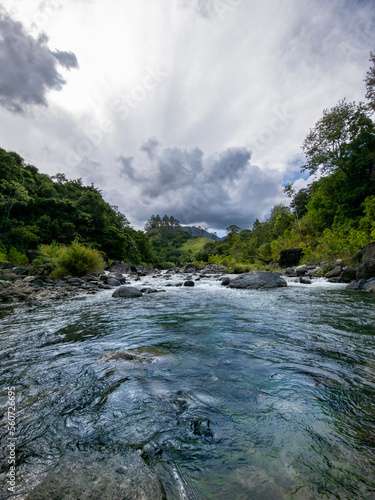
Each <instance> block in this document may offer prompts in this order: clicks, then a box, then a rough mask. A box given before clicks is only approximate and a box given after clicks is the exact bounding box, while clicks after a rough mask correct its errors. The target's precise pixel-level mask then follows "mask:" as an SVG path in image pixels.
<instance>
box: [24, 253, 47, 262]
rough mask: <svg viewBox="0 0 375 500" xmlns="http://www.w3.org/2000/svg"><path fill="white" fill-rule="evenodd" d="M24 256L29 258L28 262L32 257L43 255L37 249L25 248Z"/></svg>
mask: <svg viewBox="0 0 375 500" xmlns="http://www.w3.org/2000/svg"><path fill="white" fill-rule="evenodd" d="M25 253H26V257H27V258H28V259H29V262H30V264H31V263H32V261H33V260H34V259H36V258H37V257H45V255H43V254H42V253H40V252H38V251H37V250H26V252H25Z"/></svg>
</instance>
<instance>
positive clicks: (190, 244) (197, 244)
mask: <svg viewBox="0 0 375 500" xmlns="http://www.w3.org/2000/svg"><path fill="white" fill-rule="evenodd" d="M209 241H213V240H211V239H209V238H204V237H203V236H200V237H199V238H191V239H190V240H187V241H185V243H184V244H183V245H182V246H181V247H180V250H182V251H183V252H187V251H188V250H191V251H192V252H193V253H195V252H198V250H202V248H203V247H204V245H205V244H206V243H208V242H209Z"/></svg>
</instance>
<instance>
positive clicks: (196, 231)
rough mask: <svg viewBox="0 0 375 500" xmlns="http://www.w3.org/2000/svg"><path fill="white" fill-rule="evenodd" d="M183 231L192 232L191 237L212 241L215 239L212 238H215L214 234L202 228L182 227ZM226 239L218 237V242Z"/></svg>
mask: <svg viewBox="0 0 375 500" xmlns="http://www.w3.org/2000/svg"><path fill="white" fill-rule="evenodd" d="M182 229H183V230H184V231H189V230H191V235H192V236H203V237H204V238H210V239H213V238H212V236H213V233H209V232H208V231H206V230H205V229H203V228H201V227H197V226H182ZM224 238H225V236H223V237H221V238H220V237H219V236H217V237H216V240H217V241H221V240H223V239H224Z"/></svg>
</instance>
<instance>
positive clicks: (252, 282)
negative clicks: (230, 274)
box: [229, 271, 287, 289]
mask: <svg viewBox="0 0 375 500" xmlns="http://www.w3.org/2000/svg"><path fill="white" fill-rule="evenodd" d="M281 286H287V283H286V281H285V280H284V279H283V278H282V277H281V276H279V275H278V274H276V273H269V272H268V271H253V272H252V273H245V274H241V276H238V277H237V278H235V279H233V280H231V282H230V283H229V288H246V289H255V288H277V287H281Z"/></svg>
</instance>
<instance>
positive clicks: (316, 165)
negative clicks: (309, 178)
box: [301, 99, 375, 178]
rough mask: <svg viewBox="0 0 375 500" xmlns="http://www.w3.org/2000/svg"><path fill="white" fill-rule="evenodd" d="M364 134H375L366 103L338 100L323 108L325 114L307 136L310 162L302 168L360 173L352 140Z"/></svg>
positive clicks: (315, 171)
mask: <svg viewBox="0 0 375 500" xmlns="http://www.w3.org/2000/svg"><path fill="white" fill-rule="evenodd" d="M364 135H367V140H370V141H371V140H372V138H373V137H375V129H374V124H373V122H372V121H371V119H370V118H369V116H368V112H367V110H366V107H365V106H364V104H363V103H360V104H358V105H357V104H356V103H355V102H346V100H345V99H343V100H342V101H339V103H338V104H337V105H336V106H334V107H333V108H331V109H330V110H328V109H325V110H324V111H323V117H322V118H320V120H318V121H317V122H316V124H315V127H314V128H313V129H311V130H310V133H309V134H308V136H307V137H306V139H305V141H304V143H303V146H302V149H303V152H304V153H305V155H306V159H307V162H306V165H304V166H303V167H302V168H301V171H305V170H308V171H309V172H310V174H315V173H317V172H318V171H320V172H322V173H325V174H332V173H334V172H336V171H338V170H340V171H342V172H344V173H345V174H346V175H347V176H348V177H349V178H350V177H353V176H355V175H357V173H358V172H357V170H356V165H355V163H354V162H353V161H352V157H353V144H354V142H355V141H356V140H357V139H359V138H360V137H362V140H363V137H364ZM361 144H363V143H362V142H361Z"/></svg>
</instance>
